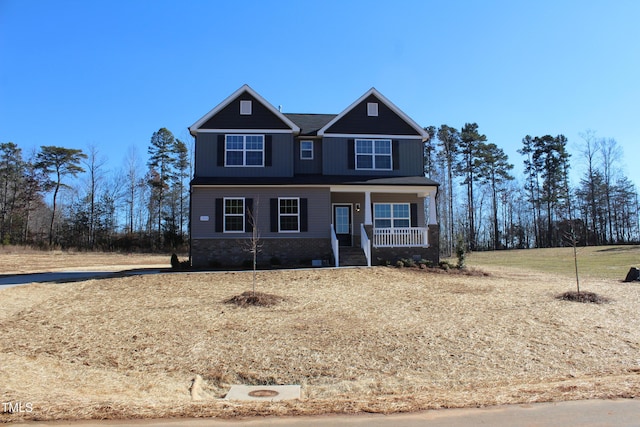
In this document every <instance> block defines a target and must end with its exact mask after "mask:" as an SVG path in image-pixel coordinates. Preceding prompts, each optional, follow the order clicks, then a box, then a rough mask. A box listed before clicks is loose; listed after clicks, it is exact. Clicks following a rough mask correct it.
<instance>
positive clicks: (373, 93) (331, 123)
mask: <svg viewBox="0 0 640 427" xmlns="http://www.w3.org/2000/svg"><path fill="white" fill-rule="evenodd" d="M369 97H374V98H377V100H379V101H380V102H381V103H383V104H384V105H385V106H386V107H387V108H389V110H391V111H392V112H393V113H395V114H396V115H397V116H398V118H399V119H401V120H402V121H404V123H406V125H407V126H408V128H410V129H411V130H413V131H415V135H417V136H420V137H421V138H422V140H423V141H424V140H427V139H429V135H428V134H427V132H426V131H425V130H424V129H423V128H422V127H421V126H420V125H418V124H417V123H416V122H415V121H414V120H413V119H412V118H411V117H409V116H407V115H406V114H405V113H404V112H403V111H402V110H400V109H399V108H398V107H397V106H396V105H395V104H394V103H393V102H391V101H389V100H388V99H387V98H386V97H385V96H384V95H382V94H381V93H380V92H378V90H377V89H376V88H373V87H372V88H371V89H369V90H368V91H367V92H366V93H365V94H364V95H362V96H361V97H360V98H358V99H357V100H356V101H355V102H353V103H352V104H351V105H349V106H348V107H347V108H346V109H345V110H344V111H343V112H341V113H340V114H338V115H337V116H336V117H334V118H333V119H332V120H331V121H329V122H328V123H327V124H325V125H324V126H323V127H322V128H321V129H319V130H318V135H319V136H323V135H324V134H325V133H327V134H329V133H332V132H328V130H329V129H330V128H331V127H332V126H334V125H335V124H336V123H338V122H339V121H340V120H341V119H343V118H344V117H345V116H346V115H347V114H349V113H350V112H352V110H353V109H354V108H355V107H357V106H358V105H360V104H361V103H362V102H364V101H365V100H367V98H369Z"/></svg>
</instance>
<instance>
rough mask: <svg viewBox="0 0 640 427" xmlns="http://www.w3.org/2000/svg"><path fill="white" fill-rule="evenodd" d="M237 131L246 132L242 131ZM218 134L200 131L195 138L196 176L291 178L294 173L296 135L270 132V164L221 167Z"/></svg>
mask: <svg viewBox="0 0 640 427" xmlns="http://www.w3.org/2000/svg"><path fill="white" fill-rule="evenodd" d="M234 133H235V134H246V132H243V131H242V130H238V131H237V132H234ZM218 135H224V134H218V133H199V134H198V136H197V138H196V149H195V159H196V160H195V176H199V177H209V176H215V177H275V176H278V177H291V176H293V156H294V152H293V135H292V134H289V133H274V134H268V133H267V134H265V135H271V141H272V143H271V144H272V155H271V162H272V165H271V166H264V167H224V166H218Z"/></svg>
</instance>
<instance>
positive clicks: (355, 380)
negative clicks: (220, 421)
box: [0, 267, 640, 422]
mask: <svg viewBox="0 0 640 427" xmlns="http://www.w3.org/2000/svg"><path fill="white" fill-rule="evenodd" d="M490 273H491V275H490V276H488V277H487V276H465V275H446V274H432V273H429V272H424V271H421V270H413V269H396V268H385V267H375V268H371V269H339V270H304V271H302V270H301V271H268V272H260V273H258V287H257V289H260V290H261V291H268V293H272V294H274V295H279V296H282V297H283V298H284V300H282V301H280V303H278V304H277V305H274V306H271V307H261V306H250V307H244V308H243V307H238V306H236V305H233V304H226V303H225V300H228V299H229V298H231V297H232V296H234V295H239V294H241V293H242V292H243V291H245V290H246V289H247V287H248V286H250V284H251V273H238V272H236V273H189V274H159V275H146V276H136V277H123V278H114V279H104V280H95V281H86V282H77V283H65V284H57V285H41V284H34V285H29V286H20V287H13V288H8V289H5V290H2V291H0V354H1V355H2V363H0V401H2V402H29V403H31V404H32V406H33V411H32V412H30V413H20V414H7V413H4V414H2V413H0V421H4V422H17V421H23V420H29V419H31V420H34V419H38V420H56V419H90V418H93V419H104V418H106V419H109V418H111V419H114V418H151V417H153V418H160V417H205V416H207V417H210V416H215V417H234V416H250V415H267V414H270V415H302V414H307V415H311V414H322V413H356V412H363V411H366V412H380V413H390V412H400V411H415V410H423V409H430V408H450V407H475V406H484V405H497V404H508V403H524V402H539V401H554V400H572V399H587V398H607V397H637V396H640V356H639V355H640V311H639V310H638V306H639V303H640V292H639V291H640V289H639V288H638V287H635V286H621V285H620V284H618V283H613V282H612V281H608V282H607V281H593V280H592V281H588V280H585V287H589V288H592V289H597V290H598V293H600V294H602V295H607V296H610V297H611V302H610V303H609V304H572V303H569V302H567V301H562V300H557V299H556V298H555V296H556V295H557V294H558V291H559V290H561V289H562V288H565V287H567V286H570V285H571V281H570V280H568V279H558V278H557V277H553V276H549V275H544V274H541V273H535V274H534V273H525V272H523V271H521V270H508V269H501V270H498V269H495V270H492V271H490ZM197 375H200V376H201V377H202V384H201V386H202V393H201V397H202V399H201V400H193V399H192V396H191V393H190V391H189V389H190V387H191V385H192V382H193V379H194V378H196V376H197ZM232 384H249V385H260V384H299V385H301V386H302V390H303V396H304V397H303V399H302V400H301V401H290V402H274V403H251V402H229V401H225V400H222V398H223V397H224V396H225V394H226V393H227V391H228V390H229V387H230V386H231V385H232Z"/></svg>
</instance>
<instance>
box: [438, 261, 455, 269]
mask: <svg viewBox="0 0 640 427" xmlns="http://www.w3.org/2000/svg"><path fill="white" fill-rule="evenodd" d="M438 266H439V267H440V268H441V269H443V270H445V271H446V270H451V268H452V267H453V266H452V265H451V263H449V262H448V261H440V264H438Z"/></svg>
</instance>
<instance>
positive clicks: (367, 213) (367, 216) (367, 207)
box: [364, 191, 373, 225]
mask: <svg viewBox="0 0 640 427" xmlns="http://www.w3.org/2000/svg"><path fill="white" fill-rule="evenodd" d="M372 224H373V220H372V219H371V191H365V192H364V225H372Z"/></svg>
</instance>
